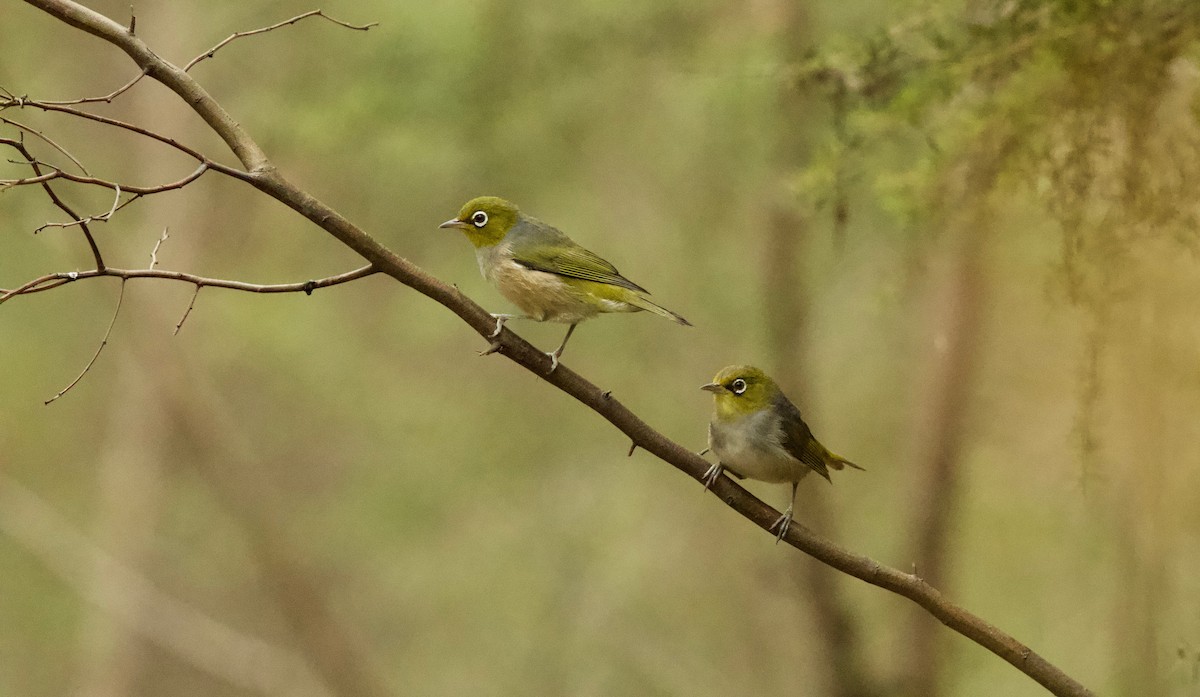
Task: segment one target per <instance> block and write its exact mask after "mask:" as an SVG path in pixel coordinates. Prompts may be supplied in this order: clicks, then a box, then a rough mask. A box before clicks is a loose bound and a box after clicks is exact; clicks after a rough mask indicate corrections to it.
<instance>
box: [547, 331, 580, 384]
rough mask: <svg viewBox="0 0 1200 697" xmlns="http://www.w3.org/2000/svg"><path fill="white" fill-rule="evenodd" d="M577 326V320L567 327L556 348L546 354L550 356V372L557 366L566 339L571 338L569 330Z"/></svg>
mask: <svg viewBox="0 0 1200 697" xmlns="http://www.w3.org/2000/svg"><path fill="white" fill-rule="evenodd" d="M577 326H579V323H578V322H576V323H575V324H572V325H571V326H569V327H567V335H566V336H564V337H563V340H562V343H561V344H559V345H558V348H556V349H554V350H553V351H551V352H550V353H547V354H546V355H547V356H549V357H550V372H551V373H553V372H554V371H555V370H556V369H557V368H558V357H559V356H561V355H562V352H563V349H564V348H566V347H567V340H568V339H570V338H571V332H573V331H575V327H577Z"/></svg>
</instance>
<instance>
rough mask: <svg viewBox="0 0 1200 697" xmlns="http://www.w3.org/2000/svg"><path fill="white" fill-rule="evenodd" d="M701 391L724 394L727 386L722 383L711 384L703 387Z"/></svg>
mask: <svg viewBox="0 0 1200 697" xmlns="http://www.w3.org/2000/svg"><path fill="white" fill-rule="evenodd" d="M700 389H702V390H704V391H705V392H712V393H714V394H716V393H718V392H724V391H725V386H724V385H722V384H720V383H716V382H710V383H708V384H707V385H701V386H700Z"/></svg>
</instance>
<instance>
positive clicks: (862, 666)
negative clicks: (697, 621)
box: [763, 1, 880, 697]
mask: <svg viewBox="0 0 1200 697" xmlns="http://www.w3.org/2000/svg"><path fill="white" fill-rule="evenodd" d="M777 12H778V13H779V16H780V17H781V20H782V21H781V24H782V26H783V31H782V32H781V35H780V53H781V56H782V58H783V61H784V62H785V64H790V65H796V64H799V62H800V61H801V60H802V58H803V52H804V50H805V48H806V47H807V46H808V45H809V44H810V38H809V37H810V36H811V29H810V27H811V24H810V22H809V18H808V13H807V12H806V11H805V6H804V5H803V4H801V3H798V2H786V1H785V2H782V3H780V4H779V6H778V7H777ZM778 109H779V124H780V128H779V132H778V134H777V143H776V148H775V151H776V155H777V161H776V170H777V173H776V175H775V179H776V180H777V181H779V182H783V181H786V180H788V179H790V178H791V177H792V176H793V175H794V173H795V172H796V170H797V169H799V168H802V167H804V166H806V164H807V162H808V159H809V157H810V150H811V146H810V144H809V142H808V141H809V138H810V137H811V135H810V133H808V132H807V131H806V129H805V124H809V123H812V122H813V115H812V110H811V109H810V108H809V107H808V100H807V99H806V98H805V97H804V96H803V95H802V94H801V93H800V92H799V91H798V90H796V89H795V87H794V86H792V85H787V86H785V87H783V88H782V89H781V90H780V95H779V97H778ZM783 189H784V187H782V186H778V187H775V188H774V189H772V190H770V193H769V196H770V198H769V199H768V201H767V203H766V205H767V209H768V211H769V220H768V229H767V246H766V249H765V254H764V257H763V268H764V270H765V273H764V276H763V280H764V288H763V296H764V298H765V303H764V304H765V308H766V324H767V331H768V333H769V345H770V350H771V359H772V362H773V364H774V367H773V368H772V371H771V372H772V373H773V374H774V376H775V377H776V379H777V380H779V382H780V383H781V384H783V385H786V386H789V387H790V388H791V390H792V395H793V396H794V397H795V398H796V401H797V403H798V405H800V406H801V410H802V411H804V406H803V405H804V399H805V395H808V394H811V390H810V389H809V386H810V383H811V380H810V377H809V376H808V375H807V374H806V373H805V371H804V370H803V368H802V366H807V365H809V361H808V360H807V356H806V354H807V353H808V351H807V344H808V340H807V334H808V332H807V329H808V321H807V319H808V308H807V306H806V305H807V304H806V301H805V300H804V299H805V298H808V297H812V293H811V292H810V291H811V290H812V289H811V287H809V284H807V283H805V273H804V268H803V264H804V260H805V259H807V258H808V256H809V255H808V253H807V252H808V249H807V248H808V247H809V246H810V245H809V244H808V243H809V241H810V236H809V230H810V226H809V224H808V221H807V220H806V219H805V217H804V216H803V215H802V214H801V213H800V212H799V211H798V210H797V208H796V202H795V200H794V196H792V195H790V194H788V193H786V192H785V191H783ZM840 193H841V192H839V196H840ZM839 201H841V199H840V198H839ZM840 205H842V204H839V206H840ZM840 210H841V209H840V208H839V211H840ZM838 227H839V228H840V224H839V226H838ZM825 493H826V492H824V491H817V490H814V489H813V488H812V487H802V488H801V492H800V493H799V494H798V496H797V498H798V503H797V510H799V511H802V512H803V514H802V515H803V522H804V524H805V525H810V526H812V527H815V528H817V529H819V530H821V531H822V532H823V533H824V534H827V535H829V536H831V537H834V538H836V537H837V522H836V520H835V518H834V516H833V515H832V512H831V511H830V509H829V506H828V503H827V501H826V499H825V497H824V496H823V494H825ZM796 560H797V561H796V564H797V567H796V577H795V579H796V583H797V592H798V593H799V594H800V595H802V596H803V597H804V599H805V600H806V601H807V604H808V607H809V609H810V611H811V613H812V628H811V629H810V630H808V631H806V632H805V634H806V635H807V636H809V637H810V639H811V641H813V642H814V643H815V644H816V645H817V654H818V656H819V657H820V658H819V660H818V661H817V664H818V665H820V666H824V667H825V668H826V671H825V674H824V675H823V676H822V682H823V684H824V685H825V687H824V689H822V690H820V694H829V695H835V696H836V697H871V696H873V695H878V694H880V692H879V690H878V686H877V685H876V684H875V681H874V680H873V678H872V676H871V672H870V671H869V670H868V666H867V665H866V662H865V661H864V659H863V651H862V641H861V638H860V635H859V632H858V627H857V625H856V623H855V622H854V618H853V614H852V612H851V610H850V608H849V606H848V604H847V602H846V600H845V598H844V597H843V595H842V593H841V587H842V586H841V582H840V581H839V577H841V574H838V573H836V572H834V571H833V570H832V569H830V568H829V567H827V566H825V565H823V564H820V563H818V562H817V561H816V560H814V559H810V558H808V557H805V556H802V555H801V556H797V557H796Z"/></svg>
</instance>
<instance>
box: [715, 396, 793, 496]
mask: <svg viewBox="0 0 1200 697" xmlns="http://www.w3.org/2000/svg"><path fill="white" fill-rule="evenodd" d="M772 417H773V415H772V414H771V413H770V412H759V413H757V414H751V415H750V416H747V417H744V418H742V419H739V420H737V421H733V422H722V421H716V420H714V421H712V422H711V423H709V426H708V445H709V447H710V448H712V451H713V453H714V454H716V456H717V458H718V459H720V461H721V462H722V463H723V464H724V465H725V466H726V467H727V468H729V469H731V470H733V471H734V472H737V473H738V474H740V475H742V476H744V477H749V478H751V479H758V480H760V481H764V482H798V481H800V480H801V479H803V478H804V475H806V474H808V470H809V468H808V467H807V466H805V465H804V463H802V462H800V461H799V460H797V459H796V458H794V457H792V455H791V453H789V452H788V451H787V450H784V448H783V433H782V432H781V431H780V430H779V425H778V422H777V421H776V420H775V419H774V418H772Z"/></svg>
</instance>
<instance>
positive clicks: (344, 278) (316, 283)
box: [0, 265, 379, 303]
mask: <svg viewBox="0 0 1200 697" xmlns="http://www.w3.org/2000/svg"><path fill="white" fill-rule="evenodd" d="M378 272H379V270H378V269H376V268H375V267H373V266H371V265H367V266H363V267H360V268H357V269H354V270H353V271H347V272H346V273H343V274H338V275H336V276H329V277H327V278H321V279H315V280H311V281H303V282H301V283H279V284H274V285H260V284H257V283H246V282H244V281H229V280H225V279H222V278H207V277H205V276H197V275H195V274H190V273H184V272H182V271H163V270H161V269H114V268H111V267H109V268H105V269H101V270H96V269H93V270H91V271H67V272H59V273H51V274H46V275H45V276H39V277H38V278H35V279H33V280H32V281H29V282H28V283H26V284H24V285H22V286H20V287H18V288H14V289H13V290H4V289H2V288H0V303H4V302H6V301H8V300H9V299H11V298H14V297H16V296H18V295H29V294H30V293H39V292H42V291H44V290H50V289H51V288H57V287H58V286H60V285H63V284H64V283H70V282H72V281H83V280H87V279H89V278H106V277H107V278H119V279H121V280H122V281H127V280H129V279H133V278H161V279H166V280H169V281H183V282H184V283H191V284H193V285H196V286H199V287H205V286H211V287H213V288H228V289H229V290H240V291H244V292H247V293H307V294H311V293H312V291H313V290H315V289H317V288H328V287H330V286H336V285H340V284H342V283H349V282H350V281H356V280H358V279H360V278H365V277H367V276H370V275H371V274H374V273H378Z"/></svg>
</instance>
